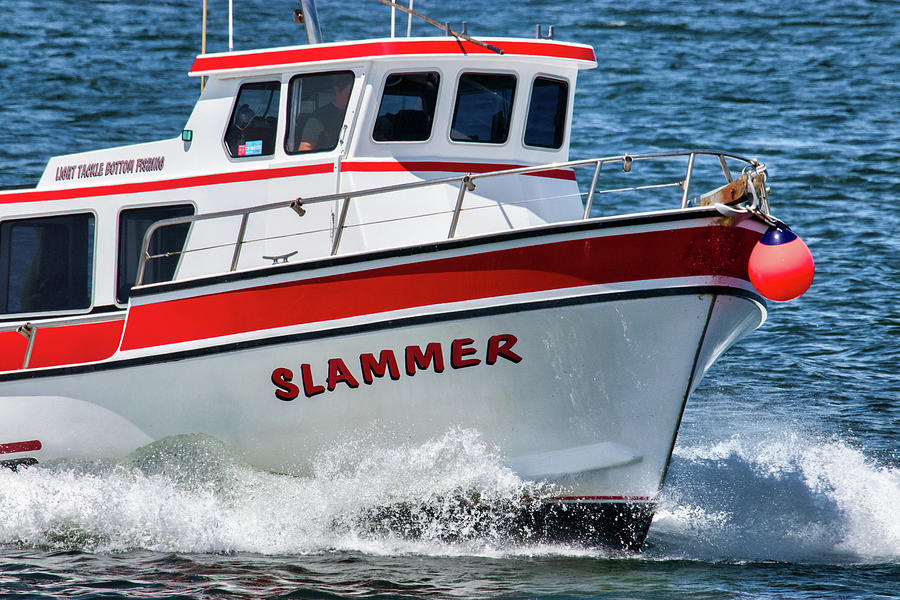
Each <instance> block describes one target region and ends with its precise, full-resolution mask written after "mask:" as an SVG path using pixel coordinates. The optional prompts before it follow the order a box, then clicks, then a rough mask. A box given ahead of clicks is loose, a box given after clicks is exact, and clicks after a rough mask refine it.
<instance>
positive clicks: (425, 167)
mask: <svg viewBox="0 0 900 600" xmlns="http://www.w3.org/2000/svg"><path fill="white" fill-rule="evenodd" d="M524 166H525V165H509V164H503V163H454V162H441V161H404V160H401V161H396V162H394V161H391V162H377V161H346V162H343V163H341V170H343V171H347V172H359V173H389V172H397V171H406V172H444V173H490V172H491V171H504V170H506V169H518V168H521V167H524ZM526 175H531V176H534V177H549V178H551V179H565V180H568V181H575V171H573V170H571V169H548V170H546V171H535V172H534V173H526Z"/></svg>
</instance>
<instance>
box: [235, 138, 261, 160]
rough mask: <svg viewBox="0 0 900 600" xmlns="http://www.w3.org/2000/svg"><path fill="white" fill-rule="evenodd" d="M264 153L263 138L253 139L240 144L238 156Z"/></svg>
mask: <svg viewBox="0 0 900 600" xmlns="http://www.w3.org/2000/svg"><path fill="white" fill-rule="evenodd" d="M260 154H262V140H253V141H250V142H244V143H243V144H238V151H237V155H238V156H259V155H260Z"/></svg>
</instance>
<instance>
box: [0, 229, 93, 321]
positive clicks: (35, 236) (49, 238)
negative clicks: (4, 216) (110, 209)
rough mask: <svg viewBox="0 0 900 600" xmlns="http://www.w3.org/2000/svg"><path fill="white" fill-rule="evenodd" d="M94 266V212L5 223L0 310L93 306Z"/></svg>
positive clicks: (0, 247)
mask: <svg viewBox="0 0 900 600" xmlns="http://www.w3.org/2000/svg"><path fill="white" fill-rule="evenodd" d="M93 270H94V215H92V214H89V213H83V214H74V215H61V216H58V217H42V218H38V219H20V220H14V221H4V222H3V223H2V224H0V312H3V313H30V312H44V311H51V310H63V311H66V310H83V309H87V308H90V306H91V285H92V283H93V282H92V277H93Z"/></svg>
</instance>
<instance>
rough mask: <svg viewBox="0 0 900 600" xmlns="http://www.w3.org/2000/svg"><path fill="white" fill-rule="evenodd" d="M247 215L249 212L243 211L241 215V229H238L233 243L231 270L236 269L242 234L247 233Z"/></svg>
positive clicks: (242, 238) (242, 242)
mask: <svg viewBox="0 0 900 600" xmlns="http://www.w3.org/2000/svg"><path fill="white" fill-rule="evenodd" d="M249 216H250V213H244V216H243V217H241V229H240V231H238V239H237V242H236V243H235V244H234V254H233V255H232V257H231V269H230V270H231V271H234V270H236V269H237V264H238V261H239V260H240V258H241V246H243V245H244V234H246V233H247V219H248V218H249Z"/></svg>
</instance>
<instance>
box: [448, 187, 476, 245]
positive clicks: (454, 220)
mask: <svg viewBox="0 0 900 600" xmlns="http://www.w3.org/2000/svg"><path fill="white" fill-rule="evenodd" d="M474 189H475V184H474V183H472V174H471V173H468V174H466V176H465V177H463V178H462V181H460V182H459V194H457V196H456V208H454V209H453V218H452V219H451V221H450V232H449V233H448V234H447V238H448V239H450V238H453V237H454V236H455V235H456V226H457V225H459V213H460V212H461V211H462V205H463V198H465V196H466V190H474Z"/></svg>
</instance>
